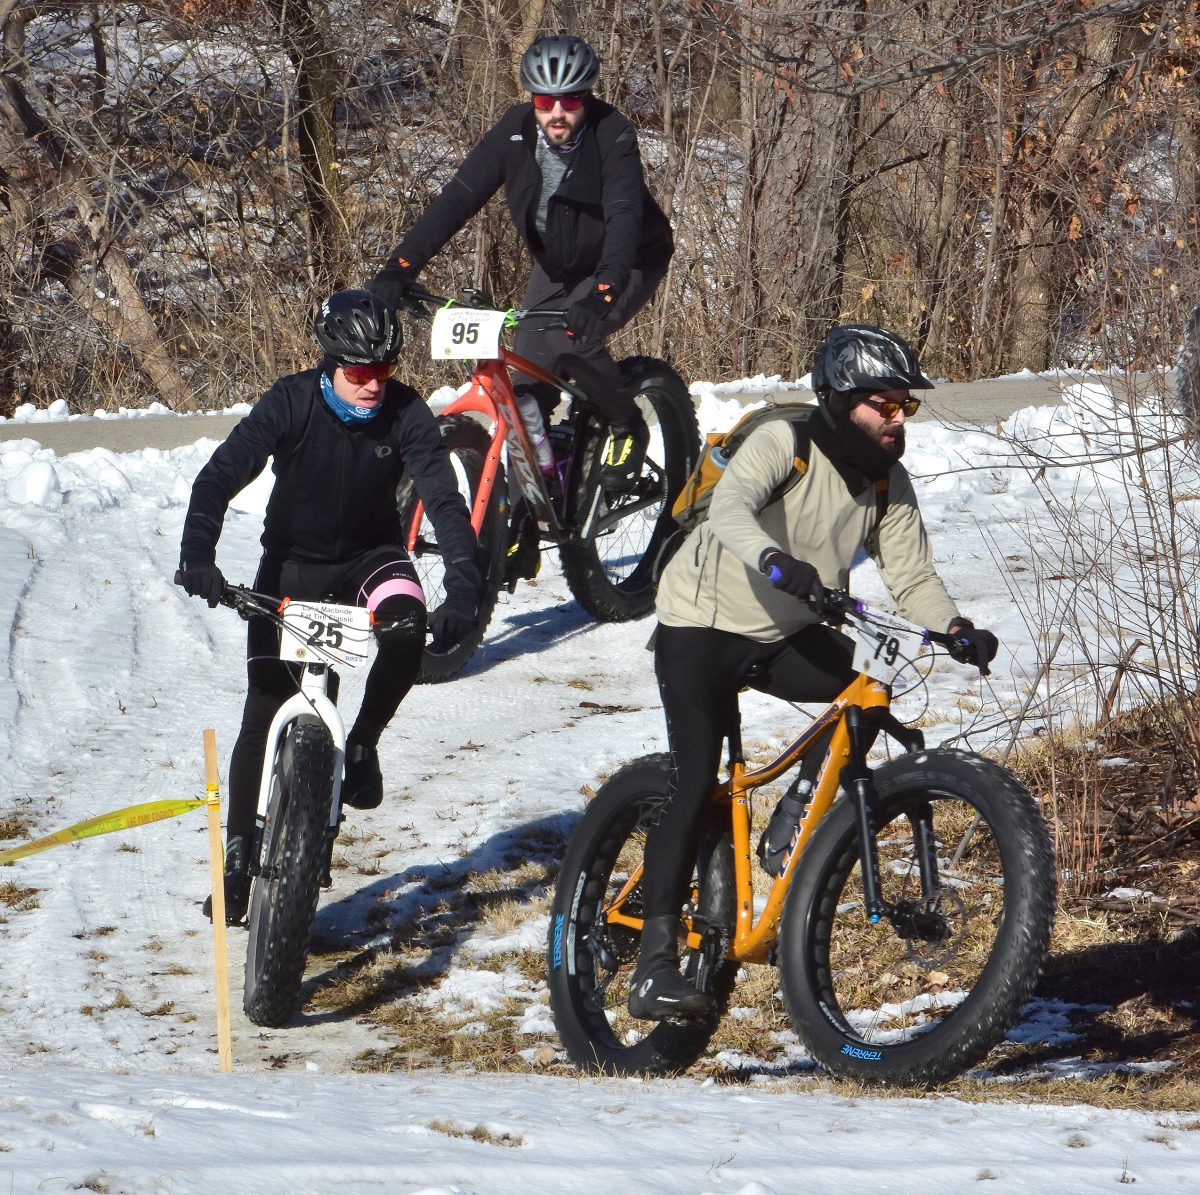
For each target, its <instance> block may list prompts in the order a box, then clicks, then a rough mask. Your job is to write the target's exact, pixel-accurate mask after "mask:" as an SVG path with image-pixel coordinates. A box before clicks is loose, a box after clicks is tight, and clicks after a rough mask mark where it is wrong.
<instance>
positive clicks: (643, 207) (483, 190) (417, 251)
mask: <svg viewBox="0 0 1200 1195" xmlns="http://www.w3.org/2000/svg"><path fill="white" fill-rule="evenodd" d="M536 145H537V121H536V119H535V118H534V115H533V105H532V104H528V103H526V104H516V105H515V106H513V107H512V108H510V109H509V110H508V111H507V112H506V113H505V114H504V115H503V116H502V117H501V118H500V119H499V120H498V121H497V122H496V124H494V125H493V126H492V127H491V128H490V129H489V130H488V131H487V132H486V133H485V134H484V135H483V138H482V139H481V140H480V142H479V144H478V145H476V146H475V148H474V149H473V150H471V152H470V153H469V154H468V155H467V156H466V158H464V159H463V163H462V165H461V166H460V167H459V168H458V170H457V171H456V172H455V174H454V177H453V178H452V179H451V180H450V181H449V182H448V183H447V184H446V185H445V187H443V188H442V190H441V192H440V193H439V194H438V195H437V197H436V198H435V199H434V200H433V202H432V203H430V205H429V206H428V207H427V208H426V209H425V211H424V213H423V214H422V215H421V216H420V218H419V219H418V220H417V222H416V223H415V224H414V225H413V227H412V229H411V231H410V232H409V233H408V235H407V236H406V237H405V238H404V240H403V241H401V242H400V244H399V245H397V246H396V248H395V249H393V250H392V253H391V255H390V259H391V260H395V259H396V258H401V259H403V260H404V261H406V262H408V264H409V265H410V266H411V267H412V268H413V269H414V270H419V269H420V268H421V267H422V266H424V265H425V263H426V262H427V261H429V259H430V258H432V257H434V256H436V255H437V253H438V252H439V251H440V250H441V248H442V246H443V245H445V244H446V242H447V241H448V240H449V239H450V238H451V237H452V236H453V235H454V234H455V233H456V232H458V230H459V229H460V228H462V227H463V225H464V224H466V222H467V221H468V220H469V219H470V218H471V217H472V216H473V215H475V213H476V212H478V211H479V209H480V208H481V207H483V205H484V204H485V203H487V201H488V200H489V199H490V198H491V197H492V196H493V195H494V194H495V193H496V191H497V190H499V188H500V186H501V184H503V186H504V191H505V197H506V198H507V200H508V212H509V215H510V216H511V218H512V222H513V224H514V226H515V227H516V229H517V232H518V233H519V234H520V235H521V238H522V240H524V242H525V244H526V245H528V246H529V251H530V252H531V253H532V254H533V256H534V258H535V259H536V260H537V262H538V264H539V265H540V266H541V267H542V269H543V270H544V271H545V272H546V274H547V275H548V276H549V277H550V278H551V279H552V280H553V281H555V282H570V283H575V282H578V281H582V280H583V279H584V278H588V277H593V278H595V280H596V281H597V282H605V283H608V284H609V285H610V286H611V287H612V288H613V290H614V291H615V292H617V293H618V294H619V293H620V292H621V291H622V290H623V289H624V288H625V285H626V283H627V282H628V281H629V273H630V270H631V269H632V268H633V267H634V266H635V265H637V266H640V267H641V268H642V269H652V268H654V267H655V266H659V265H662V264H663V263H665V262H666V261H668V260H669V259H670V257H671V253H672V251H673V249H674V242H673V240H672V236H671V224H670V221H668V220H667V218H666V216H664V215H663V212H662V209H661V208H660V207H659V206H658V204H657V203H655V201H654V198H653V196H651V194H650V192H649V190H648V189H647V187H646V180H645V176H644V175H643V173H642V159H641V156H640V154H639V153H638V143H637V133H636V132H635V131H634V128H633V125H631V124H630V123H629V121H628V120H626V119H625V117H623V116H622V115H621V114H620V113H619V112H618V111H617V110H616V109H615V108H613V107H612V106H611V105H609V104H606V103H604V102H603V101H601V100H598V99H596V98H595V97H592V98H589V99H588V101H587V121H586V123H585V124H584V126H583V139H582V142H581V143H580V145H579V147H578V148H577V149H575V150H573V151H572V155H571V156H572V165H571V170H570V172H569V173H568V174H567V176H566V178H565V179H564V180H563V182H562V183H561V184H560V186H559V188H558V190H557V191H556V192H555V193H554V195H553V197H552V198H551V200H550V204H549V208H548V209H547V212H546V235H545V237H544V238H542V237H540V236H539V235H538V233H537V230H536V229H535V228H534V214H535V211H536V209H537V201H538V193H539V191H540V189H541V182H542V174H541V170H540V169H539V168H538V164H537V160H536V157H535V147H536Z"/></svg>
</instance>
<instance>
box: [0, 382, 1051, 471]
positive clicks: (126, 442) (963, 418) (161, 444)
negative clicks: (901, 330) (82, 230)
mask: <svg viewBox="0 0 1200 1195" xmlns="http://www.w3.org/2000/svg"><path fill="white" fill-rule="evenodd" d="M1060 389H1061V388H1060V386H1059V384H1058V383H1057V382H1056V381H1054V380H1052V379H1048V378H1029V379H1020V380H1017V381H989V382H963V383H946V384H944V385H941V386H938V387H937V389H936V390H934V391H932V392H930V393H929V394H927V395H924V396H923V397H924V398H925V406H924V408H922V410H921V413H920V414H919V415H918V416H917V419H918V420H920V419H942V420H945V421H947V422H950V423H983V424H992V423H994V422H995V421H996V420H997V419H1004V418H1006V417H1007V416H1009V415H1011V414H1012V413H1013V412H1014V411H1017V410H1020V409H1021V408H1022V407H1029V406H1046V405H1048V404H1051V403H1056V402H1058V399H1059V394H1060ZM747 397H748V398H753V399H758V398H760V397H762V396H761V395H758V394H755V395H748V396H747ZM778 397H779V398H780V399H783V398H797V399H799V398H804V399H807V398H808V392H807V391H806V390H799V389H789V390H786V391H782V392H780V393H779V395H778ZM239 418H240V416H237V415H193V416H187V417H182V418H170V417H163V418H155V417H147V418H144V419H79V420H76V421H75V422H71V423H12V422H7V423H2V424H0V441H2V440H21V439H29V440H37V441H38V442H39V443H40V444H42V445H43V446H44V447H46V448H52V449H54V451H55V452H57V453H59V454H60V455H65V454H66V453H69V452H82V451H83V450H85V449H87V448H108V449H110V450H112V451H113V452H134V451H136V450H138V449H141V448H176V447H178V446H179V445H181V444H192V443H194V442H195V441H196V440H199V439H203V438H208V439H213V440H223V439H224V438H225V437H226V436H227V435H228V434H229V429H230V428H231V427H233V425H234V424H235V423H236V422H237V421H238V419H239Z"/></svg>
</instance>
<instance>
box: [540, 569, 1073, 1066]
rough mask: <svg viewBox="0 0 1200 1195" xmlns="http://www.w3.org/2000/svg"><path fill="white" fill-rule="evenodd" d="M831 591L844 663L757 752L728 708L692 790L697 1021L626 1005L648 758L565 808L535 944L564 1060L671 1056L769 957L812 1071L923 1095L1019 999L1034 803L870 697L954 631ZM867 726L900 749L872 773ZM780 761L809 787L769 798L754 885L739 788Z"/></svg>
mask: <svg viewBox="0 0 1200 1195" xmlns="http://www.w3.org/2000/svg"><path fill="white" fill-rule="evenodd" d="M831 600H832V601H833V603H834V609H835V612H836V613H835V615H834V617H833V618H831V621H836V622H839V623H840V625H841V629H842V630H843V632H844V633H845V634H847V635H849V636H850V637H851V638H852V639H853V641H854V643H855V668H856V669H857V671H858V675H856V676H855V678H854V679H853V680H852V681H851V682H850V684H849V685H848V686H847V687H846V688H845V689H844V690H843V691H842V693H841V694H840V695H839V696H838V697H837V698H836V699H835V700H834V701H833V702H832V703H831V704H830V705H829V706H827V707H826V708H825V709H824V710H823V711H822V712H821V713H820V714H818V716H817V717H816V719H815V720H814V721H813V722H812V724H811V725H810V726H808V727H807V728H805V729H804V730H802V731H801V733H800V734H799V735H798V737H797V738H796V739H795V740H794V741H793V742H792V743H791V744H790V745H789V746H788V747H787V748H786V749H785V750H783V751H782V753H781V754H779V755H778V756H777V757H776V758H775V759H773V760H771V761H770V762H768V763H765V764H762V765H760V766H755V767H750V766H748V765H747V763H746V761H745V758H744V755H743V750H742V736H741V728H740V721H739V724H735V725H733V726H731V727H730V728H729V731H728V745H729V774H728V777H727V779H725V780H723V781H721V782H720V783H718V784H717V785H716V787H715V788H714V790H713V795H712V803H711V806H710V811H709V817H708V820H707V824H706V826H705V830H704V835H703V842H702V847H701V850H700V852H699V854H698V857H697V859H696V863H695V872H694V879H693V883H692V886H691V891H690V893H689V895H688V897H687V899H686V901H685V902H684V904H683V907H682V908H681V909H680V914H681V942H680V945H681V954H682V960H683V961H682V964H681V965H682V967H683V972H684V974H685V975H686V976H687V977H688V978H689V979H690V980H691V982H692V983H693V984H694V985H695V986H696V987H697V988H698V989H699V990H701V991H703V992H705V993H707V994H708V995H709V996H710V998H711V1001H712V1006H713V1011H712V1012H711V1014H710V1015H709V1016H707V1017H705V1018H703V1019H695V1020H682V1019H681V1020H668V1021H661V1022H658V1023H651V1022H644V1021H636V1020H633V1019H632V1018H631V1017H630V1016H629V1014H628V1012H627V1011H626V1000H627V999H628V995H629V981H630V977H631V975H632V972H633V967H634V964H635V963H636V961H637V956H638V949H639V945H640V938H641V929H642V918H643V913H642V904H641V875H642V853H643V846H644V842H645V836H646V829H647V827H648V826H649V825H650V824H651V823H652V821H653V819H654V818H655V817H656V816H657V815H658V812H659V811H660V810H661V809H662V807H663V805H664V804H665V802H666V801H667V799H668V773H669V760H668V757H667V756H665V755H652V756H648V757H646V758H643V759H640V760H638V761H636V762H634V763H631V764H629V765H628V766H626V767H624V768H622V769H621V770H620V771H618V772H616V773H615V774H614V775H613V776H612V777H611V779H609V780H608V781H607V782H606V783H605V784H604V785H603V786H602V787H601V788H600V790H599V791H598V792H597V794H596V796H595V797H594V798H593V799H592V801H591V802H590V803H589V804H588V806H587V808H586V810H585V811H584V814H583V817H582V819H581V820H580V822H579V824H578V826H577V827H576V829H575V831H574V833H573V835H572V837H571V840H570V843H569V845H568V848H567V851H566V855H565V858H564V860H563V865H562V869H561V872H560V874H559V878H558V882H557V887H556V891H555V897H554V903H553V906H552V908H551V913H550V928H549V939H548V943H547V970H548V976H549V985H550V998H551V1008H552V1010H553V1014H554V1020H555V1024H556V1026H557V1028H558V1032H559V1036H560V1037H561V1039H562V1043H563V1045H564V1046H565V1048H566V1051H567V1054H568V1055H569V1056H570V1058H571V1059H572V1060H573V1061H574V1062H575V1063H576V1064H577V1065H579V1066H580V1067H581V1068H583V1069H584V1070H586V1071H591V1072H601V1073H605V1074H611V1075H625V1074H656V1073H669V1072H673V1071H679V1070H682V1069H684V1068H686V1067H688V1066H689V1065H691V1063H692V1062H694V1061H695V1060H696V1059H697V1058H698V1057H699V1056H700V1055H701V1054H702V1053H703V1051H704V1050H705V1048H706V1046H707V1044H708V1042H709V1040H710V1039H711V1038H712V1036H713V1034H714V1033H715V1032H716V1030H717V1027H718V1023H719V1021H720V1018H721V1016H722V1015H723V1013H724V1012H725V1009H726V1007H727V1005H728V1003H729V1001H730V998H731V995H732V993H733V991H734V982H735V978H736V975H737V972H738V969H739V968H740V967H741V966H743V965H746V964H752V963H759V964H768V965H773V966H775V967H776V968H778V972H779V979H780V982H781V986H782V989H783V1000H784V1005H785V1007H786V1011H787V1015H788V1019H789V1020H790V1022H791V1025H792V1027H793V1028H794V1030H795V1032H796V1034H797V1035H798V1037H799V1038H800V1041H801V1042H802V1044H803V1045H804V1046H805V1047H806V1049H807V1050H808V1052H809V1053H810V1055H811V1056H812V1057H813V1058H814V1059H815V1060H816V1061H817V1062H818V1063H820V1064H821V1065H822V1066H824V1067H825V1068H826V1069H828V1070H829V1071H831V1072H833V1073H834V1074H836V1075H840V1076H844V1077H848V1078H852V1079H856V1080H859V1081H862V1082H866V1083H874V1084H883V1085H888V1084H915V1085H923V1086H928V1085H932V1084H936V1083H939V1082H942V1081H944V1080H946V1079H948V1078H950V1077H951V1076H953V1075H956V1074H958V1073H960V1072H961V1071H963V1070H964V1069H966V1068H968V1067H970V1066H972V1065H974V1064H975V1063H976V1062H978V1061H979V1060H980V1059H981V1058H982V1057H983V1056H984V1055H985V1054H986V1053H987V1052H988V1051H989V1050H990V1049H991V1048H992V1047H993V1046H995V1045H996V1044H997V1043H998V1042H999V1041H1000V1040H1001V1039H1002V1038H1003V1037H1004V1035H1005V1033H1006V1032H1007V1030H1008V1029H1009V1028H1010V1027H1011V1026H1012V1024H1013V1023H1014V1022H1015V1020H1016V1019H1017V1017H1018V1016H1019V1015H1020V1012H1021V1009H1022V1007H1023V1005H1024V1004H1025V1002H1026V1001H1027V1000H1028V998H1029V997H1030V995H1031V994H1032V992H1033V989H1034V985H1035V983H1036V982H1037V978H1038V975H1039V973H1040V970H1041V967H1042V964H1043V961H1044V959H1045V956H1046V952H1047V950H1048V947H1049V942H1050V933H1051V928H1052V924H1053V918H1054V909H1055V887H1056V885H1055V865H1054V855H1053V849H1052V846H1051V841H1050V836H1049V834H1048V832H1047V828H1046V825H1045V823H1044V822H1043V820H1042V817H1041V814H1040V811H1039V809H1038V806H1037V804H1036V802H1035V801H1034V800H1033V798H1032V797H1031V796H1030V794H1029V793H1028V792H1027V791H1026V790H1025V788H1024V787H1023V786H1022V785H1021V784H1020V782H1019V781H1018V780H1017V779H1016V778H1015V777H1014V776H1013V775H1012V774H1011V773H1010V772H1009V771H1007V770H1006V769H1005V768H1004V767H1002V766H1001V765H1000V764H998V763H996V762H994V761H993V760H990V759H987V758H984V757H983V756H981V755H977V754H973V753H971V752H968V751H962V750H951V749H946V748H934V749H929V748H926V747H925V745H924V741H923V737H922V735H921V733H920V732H919V731H917V730H914V729H911V728H908V727H906V726H904V725H903V724H901V723H900V722H899V721H898V720H897V718H896V717H895V715H894V714H892V713H891V711H890V709H889V704H890V701H891V695H892V689H893V685H894V684H902V683H903V680H902V679H901V680H900V681H897V676H898V674H899V673H900V672H901V671H902V670H903V669H905V668H906V666H909V665H911V662H912V661H913V660H914V659H915V657H916V656H917V654H918V653H919V652H920V651H921V650H922V648H923V647H929V646H930V645H940V646H943V647H952V646H954V637H953V636H951V635H944V634H939V633H936V632H933V631H929V630H926V629H924V628H921V627H916V626H913V625H912V624H910V623H907V622H905V621H903V620H902V619H899V618H897V617H894V616H891V615H886V614H883V613H880V612H876V611H873V610H871V609H869V608H868V607H867V606H866V605H864V604H863V603H861V602H857V601H855V600H854V599H852V598H850V597H849V596H848V595H846V594H845V593H842V592H838V593H834V594H831ZM879 736H886V738H887V739H889V740H891V742H892V743H894V744H895V745H896V747H898V748H899V753H898V754H896V755H895V757H894V758H891V759H889V760H887V761H886V762H882V763H878V764H875V763H871V762H868V758H867V756H868V751H869V750H870V749H871V747H872V744H873V743H874V742H875V741H876V739H877V738H878V737H879ZM684 749H686V745H685V746H684ZM822 751H823V752H824V755H823V758H821V760H820V763H819V767H815V768H814V767H812V766H811V765H812V764H813V762H814V761H813V760H812V759H810V760H809V764H810V766H809V767H804V768H801V766H800V765H801V763H802V761H804V760H805V758H806V757H808V756H812V755H814V754H815V755H816V756H818V757H820V755H821V752H822ZM793 771H796V772H799V773H801V774H803V775H805V776H814V777H815V779H814V780H813V781H812V782H811V783H810V782H809V781H807V780H805V781H801V782H799V783H798V784H793V786H792V788H791V789H790V790H789V793H787V794H785V797H784V799H785V800H786V799H787V798H788V797H789V796H790V797H791V799H792V801H793V804H792V806H791V808H792V809H793V810H794V811H795V813H794V816H792V817H791V818H790V819H789V823H788V824H786V825H785V834H784V836H783V837H782V839H781V840H779V841H781V842H782V847H781V849H780V852H779V854H780V858H778V859H777V860H776V861H775V864H774V867H773V870H776V871H777V874H775V876H774V878H773V880H771V879H769V878H768V877H765V876H763V875H762V874H761V871H760V870H759V865H758V862H757V861H756V860H755V858H754V847H753V846H752V843H751V817H752V801H753V797H754V795H755V792H756V790H760V789H762V788H763V786H767V785H770V784H772V782H773V781H776V780H778V779H779V778H781V777H784V776H785V775H786V774H788V773H791V772H793ZM775 795H776V796H777V795H778V794H775ZM781 807H782V802H781ZM776 821H777V819H776V818H773V819H772V828H771V829H770V830H769V831H768V833H769V834H770V833H772V832H773V831H774V830H775V829H776V826H775V822H776ZM756 880H757V881H758V883H757V884H756Z"/></svg>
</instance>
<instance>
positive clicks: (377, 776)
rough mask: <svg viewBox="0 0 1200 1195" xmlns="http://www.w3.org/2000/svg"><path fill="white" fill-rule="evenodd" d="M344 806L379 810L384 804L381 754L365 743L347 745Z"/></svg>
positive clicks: (343, 786)
mask: <svg viewBox="0 0 1200 1195" xmlns="http://www.w3.org/2000/svg"><path fill="white" fill-rule="evenodd" d="M342 804H343V805H350V806H352V807H353V808H355V809H378V808H379V806H380V805H382V804H383V773H382V772H381V771H380V770H379V752H378V751H377V750H376V749H375V748H374V747H368V746H367V745H366V744H365V743H347V744H346V778H345V779H344V780H343V781H342Z"/></svg>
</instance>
